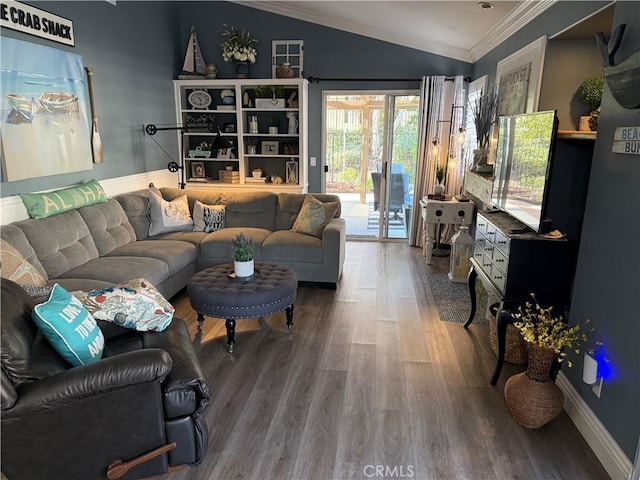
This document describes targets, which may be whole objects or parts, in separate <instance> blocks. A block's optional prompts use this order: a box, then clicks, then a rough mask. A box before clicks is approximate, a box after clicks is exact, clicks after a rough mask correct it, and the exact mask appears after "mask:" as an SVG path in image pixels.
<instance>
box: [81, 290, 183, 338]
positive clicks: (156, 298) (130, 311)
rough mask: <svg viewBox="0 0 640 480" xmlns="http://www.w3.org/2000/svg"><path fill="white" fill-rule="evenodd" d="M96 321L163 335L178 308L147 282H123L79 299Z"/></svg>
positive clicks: (94, 291)
mask: <svg viewBox="0 0 640 480" xmlns="http://www.w3.org/2000/svg"><path fill="white" fill-rule="evenodd" d="M78 300H80V301H81V302H82V304H83V305H84V306H85V307H86V308H87V310H89V312H90V313H91V314H92V315H93V317H94V318H95V319H96V320H104V321H106V322H111V323H115V324H116V325H120V326H122V327H125V328H130V329H133V330H138V331H140V332H149V331H152V332H161V331H163V330H164V329H165V328H167V326H168V325H169V324H170V323H171V320H172V319H173V314H174V312H175V308H174V307H173V306H172V305H171V304H170V303H169V302H168V301H167V299H166V298H164V297H163V296H162V295H161V294H160V292H159V291H158V290H157V289H156V288H155V287H154V286H153V285H152V284H151V283H150V282H148V281H147V280H145V279H144V278H136V279H134V280H128V281H126V282H121V283H119V284H118V285H113V286H111V287H107V288H101V289H98V290H92V291H90V292H87V293H84V294H81V295H78Z"/></svg>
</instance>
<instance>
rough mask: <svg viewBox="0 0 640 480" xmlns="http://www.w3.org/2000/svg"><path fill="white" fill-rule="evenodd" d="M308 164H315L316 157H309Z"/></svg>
mask: <svg viewBox="0 0 640 480" xmlns="http://www.w3.org/2000/svg"><path fill="white" fill-rule="evenodd" d="M309 166H311V167H315V166H316V157H309Z"/></svg>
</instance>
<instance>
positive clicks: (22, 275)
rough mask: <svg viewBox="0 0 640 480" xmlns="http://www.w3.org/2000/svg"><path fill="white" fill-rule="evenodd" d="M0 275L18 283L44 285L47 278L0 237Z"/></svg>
mask: <svg viewBox="0 0 640 480" xmlns="http://www.w3.org/2000/svg"><path fill="white" fill-rule="evenodd" d="M0 275H1V276H2V277H3V278H8V279H9V280H13V281H14V282H16V283H18V284H20V285H30V286H40V287H41V286H44V285H45V284H46V283H47V279H46V278H44V277H43V276H42V274H41V273H40V272H39V271H38V269H37V268H35V267H34V266H33V265H31V264H30V263H29V262H28V261H27V260H26V259H25V258H24V257H23V256H22V254H21V253H20V252H19V251H18V250H16V249H15V248H14V247H12V246H11V245H9V243H8V242H7V241H6V240H4V239H0Z"/></svg>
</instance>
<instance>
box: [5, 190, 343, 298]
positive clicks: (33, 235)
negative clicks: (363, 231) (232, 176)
mask: <svg viewBox="0 0 640 480" xmlns="http://www.w3.org/2000/svg"><path fill="white" fill-rule="evenodd" d="M160 191H161V193H162V196H163V198H164V199H165V200H169V201H171V200H174V199H176V198H178V197H179V196H182V195H184V194H185V193H186V194H187V195H188V200H189V206H190V209H191V211H193V205H194V203H195V201H196V200H199V201H201V202H202V203H205V204H223V205H225V207H226V218H225V228H224V229H222V230H218V231H215V232H211V233H205V232H193V231H179V232H171V233H166V234H162V235H157V236H154V237H149V236H148V232H149V225H150V216H149V215H150V207H149V200H148V195H149V190H148V189H144V190H139V191H135V192H130V193H126V194H121V195H118V196H116V197H113V198H111V199H109V200H108V201H107V202H106V203H98V204H94V205H90V206H85V207H80V208H77V209H75V210H71V211H67V212H64V213H60V214H58V215H54V216H51V217H46V218H40V219H28V220H22V221H18V222H14V223H12V224H9V225H3V226H2V228H1V230H0V234H1V236H2V238H3V239H4V240H5V241H7V242H8V243H9V244H11V245H12V246H13V247H15V248H16V249H17V250H18V251H19V252H20V253H21V254H22V255H23V256H24V257H25V258H26V259H27V260H28V261H29V262H30V263H31V264H32V265H34V266H35V267H36V268H37V269H38V270H39V271H40V273H42V274H43V275H45V276H46V278H48V279H49V281H54V282H57V283H60V284H61V285H62V286H63V287H64V288H66V289H67V290H70V291H74V290H85V291H86V290H91V289H94V288H101V287H105V286H108V285H111V284H114V283H119V282H122V281H125V280H130V279H133V278H146V279H147V280H149V281H150V282H151V283H152V284H153V285H154V286H155V287H156V288H158V290H159V291H160V292H161V293H162V294H163V295H164V296H165V297H167V298H171V297H172V296H173V295H175V294H176V293H177V292H179V291H180V290H181V289H182V288H184V287H185V286H186V284H187V282H188V280H189V278H190V277H191V276H192V275H193V274H194V273H196V272H197V271H199V270H202V269H204V268H207V267H209V266H213V265H217V264H221V263H228V262H230V261H232V260H233V258H232V249H231V240H232V239H233V238H234V237H235V236H236V235H237V234H238V233H239V232H241V231H242V232H244V233H245V235H247V236H249V237H252V238H253V239H254V242H255V244H256V251H255V260H257V261H266V262H272V263H276V264H280V265H285V266H287V267H289V268H291V269H292V270H293V271H295V272H296V274H297V276H298V280H300V281H304V282H318V283H323V284H330V285H333V286H335V285H337V282H338V281H339V279H340V276H341V275H342V267H343V263H344V255H345V222H344V219H342V218H340V207H338V210H337V212H336V214H335V216H334V218H333V219H331V221H330V222H329V224H328V225H327V226H326V228H325V229H324V232H323V234H322V238H316V237H313V236H310V235H305V234H302V233H297V232H292V231H291V230H290V229H291V227H292V225H293V222H294V221H295V218H296V216H297V214H298V212H299V211H300V207H301V206H302V203H303V201H304V198H305V195H304V194H291V193H273V192H266V191H247V192H228V191H191V190H178V189H174V188H161V189H160ZM314 197H316V198H317V199H319V200H320V201H322V202H329V201H338V202H339V197H337V196H335V195H314Z"/></svg>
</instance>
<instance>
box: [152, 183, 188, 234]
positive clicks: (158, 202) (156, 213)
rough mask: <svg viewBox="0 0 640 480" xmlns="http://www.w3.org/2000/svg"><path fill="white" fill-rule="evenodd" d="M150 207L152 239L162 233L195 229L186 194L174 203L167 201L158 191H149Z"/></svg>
mask: <svg viewBox="0 0 640 480" xmlns="http://www.w3.org/2000/svg"><path fill="white" fill-rule="evenodd" d="M149 205H150V208H151V225H150V226H149V236H150V237H153V236H155V235H159V234H161V233H167V232H176V231H181V230H192V229H193V219H192V218H191V214H190V213H189V202H188V201H187V195H186V194H185V195H182V196H181V197H178V198H176V199H175V200H173V201H167V200H165V199H164V198H162V196H161V195H159V194H158V193H156V191H154V190H149Z"/></svg>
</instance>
